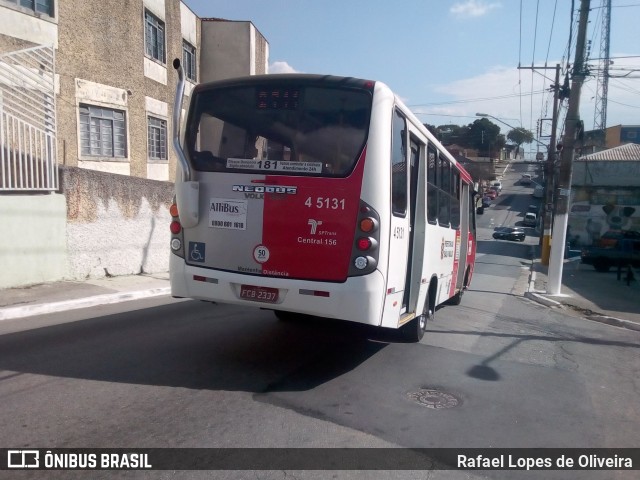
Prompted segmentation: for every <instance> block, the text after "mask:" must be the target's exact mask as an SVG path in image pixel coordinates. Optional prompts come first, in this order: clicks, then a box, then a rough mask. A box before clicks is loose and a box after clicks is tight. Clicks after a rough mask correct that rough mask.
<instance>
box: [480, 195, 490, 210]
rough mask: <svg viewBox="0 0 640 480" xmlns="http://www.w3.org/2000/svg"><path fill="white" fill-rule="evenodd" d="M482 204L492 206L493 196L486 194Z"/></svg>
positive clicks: (485, 206) (486, 206)
mask: <svg viewBox="0 0 640 480" xmlns="http://www.w3.org/2000/svg"><path fill="white" fill-rule="evenodd" d="M482 206H483V207H484V208H488V207H490V206H491V198H490V197H488V196H486V195H485V196H484V197H482Z"/></svg>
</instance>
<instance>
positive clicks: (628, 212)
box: [567, 143, 640, 246]
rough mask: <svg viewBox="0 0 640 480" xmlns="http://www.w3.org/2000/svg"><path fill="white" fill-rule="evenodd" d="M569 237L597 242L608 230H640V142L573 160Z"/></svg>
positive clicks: (577, 242) (586, 242)
mask: <svg viewBox="0 0 640 480" xmlns="http://www.w3.org/2000/svg"><path fill="white" fill-rule="evenodd" d="M571 196H572V198H571V212H570V213H569V223H568V225H569V228H568V230H567V240H568V241H569V242H570V243H572V244H573V245H574V246H581V245H592V244H593V243H597V242H598V240H599V239H600V237H601V236H602V235H603V234H605V233H606V232H620V231H623V230H630V231H639V232H640V144H636V143H628V144H626V145H622V146H619V147H615V148H611V149H608V150H604V151H601V152H598V153H593V154H590V155H585V156H582V157H579V158H578V159H576V160H575V161H574V163H573V174H572V182H571Z"/></svg>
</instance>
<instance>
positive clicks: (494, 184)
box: [491, 180, 502, 193]
mask: <svg viewBox="0 0 640 480" xmlns="http://www.w3.org/2000/svg"><path fill="white" fill-rule="evenodd" d="M491 187H493V188H495V189H496V190H497V191H498V193H501V192H502V182H501V181H500V180H496V181H495V182H492V183H491Z"/></svg>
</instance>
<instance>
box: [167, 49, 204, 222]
mask: <svg viewBox="0 0 640 480" xmlns="http://www.w3.org/2000/svg"><path fill="white" fill-rule="evenodd" d="M173 68H175V69H176V70H177V72H178V85H177V86H176V98H175V101H174V104H173V149H174V150H175V151H176V154H177V155H178V161H179V162H180V167H181V170H182V182H176V204H177V206H178V214H179V216H180V223H181V224H182V226H183V227H185V228H191V227H195V226H196V225H197V224H198V217H199V212H198V202H199V191H200V185H199V184H198V182H196V181H194V180H193V172H192V168H191V164H190V163H189V160H187V157H186V155H185V154H184V150H183V149H182V145H180V115H181V113H182V98H183V96H184V70H183V69H182V65H181V64H180V59H179V58H176V59H174V60H173Z"/></svg>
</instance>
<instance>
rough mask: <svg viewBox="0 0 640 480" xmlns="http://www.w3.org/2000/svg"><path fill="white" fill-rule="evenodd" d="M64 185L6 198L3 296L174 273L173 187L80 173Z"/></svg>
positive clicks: (0, 254)
mask: <svg viewBox="0 0 640 480" xmlns="http://www.w3.org/2000/svg"><path fill="white" fill-rule="evenodd" d="M60 182H61V190H62V193H57V194H52V195H49V194H45V195H22V194H21V195H0V212H1V213H0V220H2V226H3V229H4V232H3V235H1V236H0V265H1V266H2V268H0V288H11V287H19V286H24V285H33V284H38V283H44V282H52V281H59V280H83V279H86V278H101V277H105V276H107V275H132V274H134V275H135V274H140V273H158V272H166V271H168V270H169V241H170V234H169V223H170V222H171V216H170V215H169V211H168V209H169V205H170V204H171V200H172V198H173V191H174V188H173V184H172V183H169V182H160V181H155V180H147V179H142V178H135V177H129V176H123V175H115V174H110V173H104V172H98V171H93V170H87V169H81V168H76V167H62V168H61V169H60Z"/></svg>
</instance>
